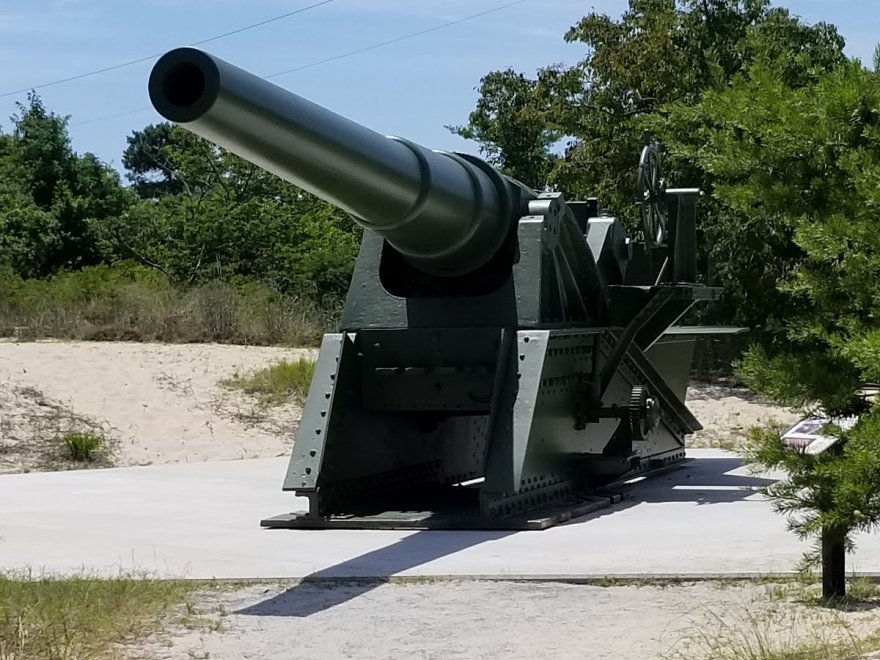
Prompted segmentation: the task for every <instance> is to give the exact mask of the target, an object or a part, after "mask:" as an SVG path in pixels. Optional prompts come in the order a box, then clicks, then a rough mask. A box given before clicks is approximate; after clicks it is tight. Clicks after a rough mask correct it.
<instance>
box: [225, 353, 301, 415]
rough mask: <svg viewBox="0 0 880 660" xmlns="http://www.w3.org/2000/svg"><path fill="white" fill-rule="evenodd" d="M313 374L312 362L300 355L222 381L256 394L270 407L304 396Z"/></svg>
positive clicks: (261, 401)
mask: <svg viewBox="0 0 880 660" xmlns="http://www.w3.org/2000/svg"><path fill="white" fill-rule="evenodd" d="M314 373H315V362H314V361H313V360H309V359H307V358H303V357H301V358H299V359H298V360H296V361H295V362H291V361H288V360H282V361H281V362H278V363H277V364H273V365H272V366H270V367H266V368H265V369H260V370H259V371H257V372H255V373H253V374H251V375H250V376H238V375H236V376H233V377H232V378H228V379H226V380H223V381H221V384H222V385H224V386H226V387H230V388H233V389H239V390H242V391H243V392H245V393H246V394H252V395H255V396H257V397H258V399H259V401H260V403H261V404H262V405H264V406H273V405H278V404H280V403H284V402H285V401H288V400H289V399H290V398H291V397H297V398H305V397H306V396H307V395H308V393H309V385H310V384H311V382H312V375H313V374H314Z"/></svg>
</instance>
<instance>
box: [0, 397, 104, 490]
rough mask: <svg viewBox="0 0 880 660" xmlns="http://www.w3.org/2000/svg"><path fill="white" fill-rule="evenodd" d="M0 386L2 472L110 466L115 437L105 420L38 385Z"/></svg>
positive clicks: (0, 461)
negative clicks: (84, 412)
mask: <svg viewBox="0 0 880 660" xmlns="http://www.w3.org/2000/svg"><path fill="white" fill-rule="evenodd" d="M4 385H5V386H4V387H2V388H0V474H2V473H3V472H31V471H48V470H63V469H73V468H84V467H109V466H111V465H112V464H113V454H114V450H115V447H116V446H117V444H118V443H117V441H116V440H115V438H114V437H113V434H112V433H113V430H112V428H110V427H109V425H108V424H106V423H99V422H96V421H94V420H92V419H89V418H88V417H86V416H85V415H82V414H79V413H77V412H75V411H74V410H71V409H70V408H69V407H68V406H65V405H64V404H62V403H61V402H59V401H57V400H54V399H51V398H50V397H47V396H46V395H45V394H44V393H43V392H42V391H40V390H38V389H37V388H35V387H30V386H21V385H11V384H9V383H5V384H4Z"/></svg>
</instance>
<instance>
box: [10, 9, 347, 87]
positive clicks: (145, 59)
mask: <svg viewBox="0 0 880 660" xmlns="http://www.w3.org/2000/svg"><path fill="white" fill-rule="evenodd" d="M331 2H336V0H321V2H316V3H314V4H311V5H308V6H307V7H300V8H299V9H295V10H293V11H289V12H287V13H285V14H280V15H279V16H273V17H272V18H267V19H266V20H263V21H259V22H257V23H251V24H250V25H244V26H242V27H240V28H236V29H234V30H230V31H228V32H224V33H222V34H215V35H214V36H213V37H208V38H207V39H202V40H201V41H195V42H193V43H191V44H189V45H190V46H201V45H203V44H207V43H210V42H212V41H217V40H219V39H225V38H226V37H231V36H232V35H234V34H240V33H242V32H247V31H248V30H254V29H256V28H259V27H263V26H264V25H269V24H270V23H277V22H278V21H281V20H284V19H285V18H290V17H291V16H296V15H297V14H302V13H303V12H307V11H309V10H311V9H316V8H317V7H321V6H323V5H329V4H330V3H331ZM161 55H162V53H154V54H152V55H145V56H144V57H139V58H137V59H134V60H128V61H127V62H120V63H119V64H113V65H111V66H105V67H103V68H101V69H94V70H92V71H86V72H85V73H78V74H76V75H74V76H68V77H66V78H59V79H58V80H52V81H50V82H47V83H42V84H40V85H31V86H29V87H22V88H21V89H14V90H12V91H9V92H3V93H0V98H6V97H9V96H15V95H16V94H23V93H25V92H29V91H31V90H37V89H45V88H46V87H54V86H55V85H62V84H64V83H69V82H73V81H74V80H82V79H83V78H90V77H91V76H97V75H99V74H101V73H107V72H108V71H115V70H117V69H124V68H125V67H128V66H133V65H135V64H140V63H142V62H148V61H150V60H153V59H156V58H157V57H159V56H161Z"/></svg>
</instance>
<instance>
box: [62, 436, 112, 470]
mask: <svg viewBox="0 0 880 660" xmlns="http://www.w3.org/2000/svg"><path fill="white" fill-rule="evenodd" d="M61 442H62V443H63V444H64V447H65V449H67V455H68V456H69V457H70V460H72V461H75V462H77V463H91V462H92V461H93V460H94V459H95V454H96V452H97V451H98V450H99V449H100V448H101V445H102V444H103V442H104V439H103V438H101V437H100V436H97V435H95V434H94V433H66V434H65V435H64V437H62V438H61Z"/></svg>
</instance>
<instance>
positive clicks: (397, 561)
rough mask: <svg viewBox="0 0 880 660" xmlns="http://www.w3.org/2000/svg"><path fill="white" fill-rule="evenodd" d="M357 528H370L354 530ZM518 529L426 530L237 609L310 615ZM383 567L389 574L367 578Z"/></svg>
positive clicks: (252, 612)
mask: <svg viewBox="0 0 880 660" xmlns="http://www.w3.org/2000/svg"><path fill="white" fill-rule="evenodd" d="M351 533H352V534H358V533H369V532H360V531H358V530H352V532H351ZM515 533H516V532H505V531H491V532H480V531H453V530H442V531H441V530H424V531H418V532H416V533H414V534H411V535H410V536H406V537H404V538H402V539H400V540H399V541H397V542H396V543H393V544H391V545H389V546H386V547H384V548H378V549H376V550H373V551H371V552H368V553H366V554H363V555H360V556H359V557H354V558H353V559H349V560H347V561H345V562H342V563H341V564H337V565H335V566H330V567H329V568H326V569H324V570H322V571H317V572H315V573H312V574H311V575H309V576H308V577H306V578H304V580H303V581H302V582H301V583H300V584H297V585H296V586H294V587H292V588H290V589H288V590H286V591H284V592H283V593H281V594H278V595H277V596H273V597H272V598H269V599H268V600H264V601H262V602H260V603H256V604H255V605H251V606H250V607H246V608H244V609H241V610H238V611H236V612H235V613H236V614H246V615H250V616H290V617H307V616H310V615H312V614H315V613H316V612H322V611H324V610H327V609H330V608H331V607H335V606H336V605H341V604H342V603H345V602H347V601H349V600H352V599H353V598H357V597H358V596H361V595H363V594H365V593H367V592H369V591H372V590H373V589H375V588H376V587H379V586H381V585H383V584H386V583H388V582H390V581H391V577H390V576H393V575H397V574H399V573H401V572H402V571H405V570H407V569H410V568H414V567H416V566H421V565H422V564H427V563H428V562H431V561H434V560H435V559H440V558H441V557H446V556H448V555H451V554H454V553H456V552H459V551H461V550H465V549H467V548H472V547H474V546H477V545H480V544H483V543H489V542H491V541H497V540H500V539H503V538H505V537H507V536H510V535H512V534H515ZM376 573H380V574H381V575H382V576H388V577H370V578H362V577H359V576H363V575H375V574H376Z"/></svg>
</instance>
